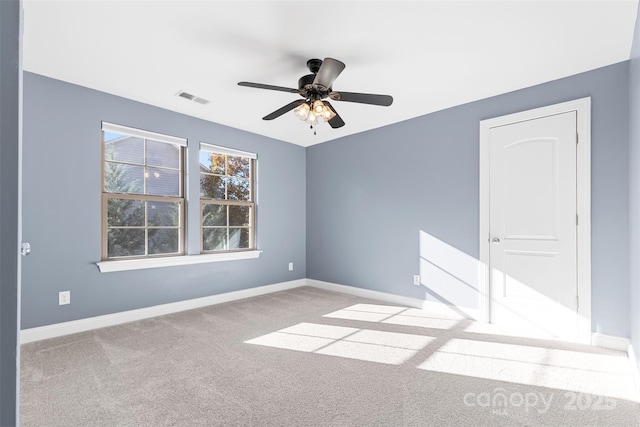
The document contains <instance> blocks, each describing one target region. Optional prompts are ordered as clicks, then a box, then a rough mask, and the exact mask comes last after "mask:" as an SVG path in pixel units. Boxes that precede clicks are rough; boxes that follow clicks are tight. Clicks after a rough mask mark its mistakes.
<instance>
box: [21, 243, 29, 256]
mask: <svg viewBox="0 0 640 427" xmlns="http://www.w3.org/2000/svg"><path fill="white" fill-rule="evenodd" d="M30 253H31V245H30V244H29V243H26V242H25V243H23V244H21V245H20V255H22V256H27V255H29V254H30Z"/></svg>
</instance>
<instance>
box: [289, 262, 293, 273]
mask: <svg viewBox="0 0 640 427" xmlns="http://www.w3.org/2000/svg"><path fill="white" fill-rule="evenodd" d="M289 271H293V263H292V262H290V263H289Z"/></svg>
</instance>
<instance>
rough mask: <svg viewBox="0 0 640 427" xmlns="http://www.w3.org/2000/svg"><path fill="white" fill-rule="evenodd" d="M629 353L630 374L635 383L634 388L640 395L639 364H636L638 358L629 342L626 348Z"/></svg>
mask: <svg viewBox="0 0 640 427" xmlns="http://www.w3.org/2000/svg"><path fill="white" fill-rule="evenodd" d="M627 354H628V355H629V362H631V374H632V375H633V379H634V381H635V383H636V389H637V390H638V394H639V395H640V366H638V359H637V358H636V352H635V351H634V349H633V345H632V344H631V343H629V349H628V350H627Z"/></svg>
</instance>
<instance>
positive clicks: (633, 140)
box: [629, 5, 640, 366]
mask: <svg viewBox="0 0 640 427" xmlns="http://www.w3.org/2000/svg"><path fill="white" fill-rule="evenodd" d="M639 11H640V5H639ZM629 64H630V65H629V205H630V206H629V208H630V210H629V212H630V215H629V218H630V224H629V225H630V233H629V235H630V264H629V265H630V267H631V269H630V276H631V277H630V279H631V282H630V283H631V293H630V298H629V301H630V312H631V343H632V344H633V347H634V350H635V353H636V356H637V357H638V365H639V366H640V262H639V261H638V260H640V22H638V20H637V19H636V29H635V33H634V36H633V47H632V49H631V61H630V62H629Z"/></svg>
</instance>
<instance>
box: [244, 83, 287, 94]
mask: <svg viewBox="0 0 640 427" xmlns="http://www.w3.org/2000/svg"><path fill="white" fill-rule="evenodd" d="M238 86H246V87H254V88H257V89H268V90H278V91H280V92H289V93H300V91H298V89H293V88H290V87H283V86H274V85H265V84H262V83H252V82H239V83H238Z"/></svg>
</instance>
